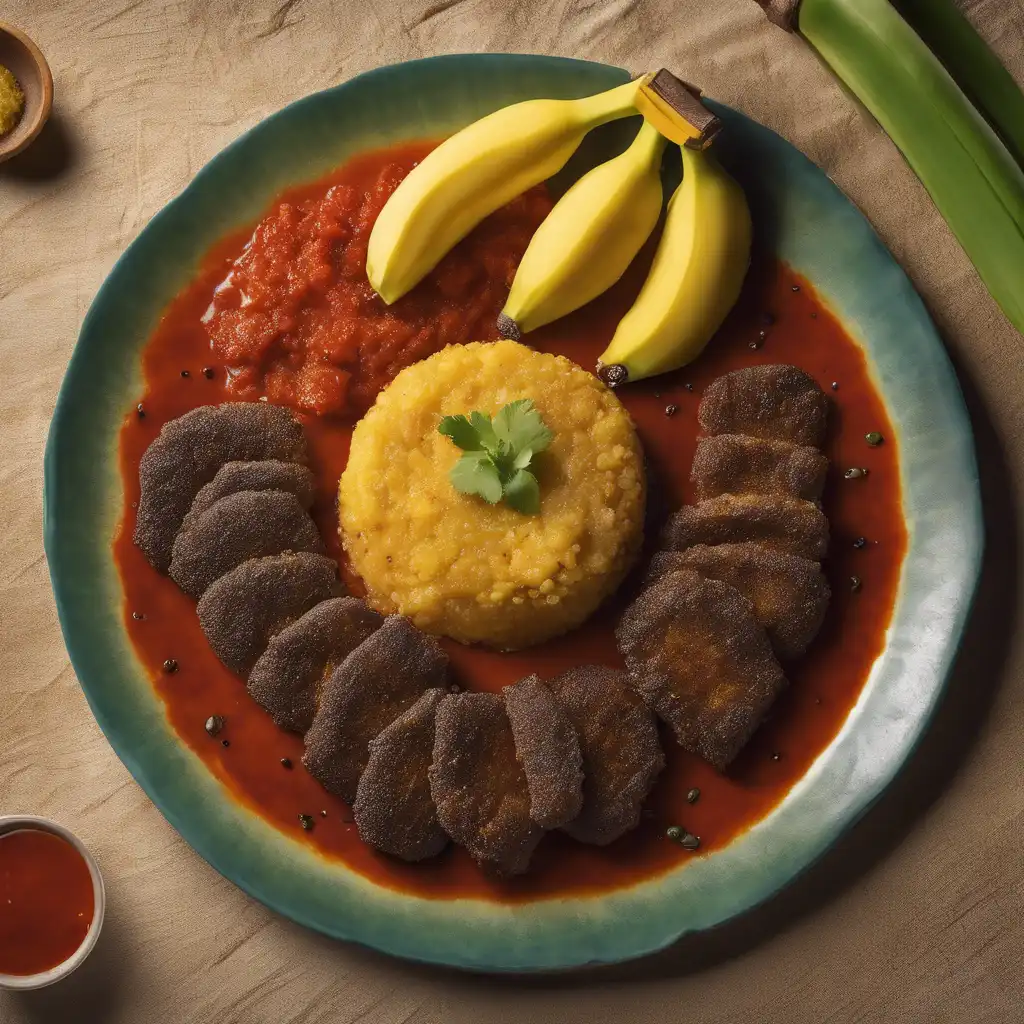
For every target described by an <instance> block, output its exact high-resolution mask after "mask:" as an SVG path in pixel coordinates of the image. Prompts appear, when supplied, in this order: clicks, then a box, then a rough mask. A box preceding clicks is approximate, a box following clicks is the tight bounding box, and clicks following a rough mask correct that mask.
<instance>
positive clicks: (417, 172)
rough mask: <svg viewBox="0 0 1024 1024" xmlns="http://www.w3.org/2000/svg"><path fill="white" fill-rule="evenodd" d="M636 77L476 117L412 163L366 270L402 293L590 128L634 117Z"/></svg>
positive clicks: (559, 163)
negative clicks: (593, 92) (582, 94)
mask: <svg viewBox="0 0 1024 1024" xmlns="http://www.w3.org/2000/svg"><path fill="white" fill-rule="evenodd" d="M637 88H638V83H637V82H627V83H626V84H625V85H620V86H617V87H616V88H614V89H609V90H608V91H607V92H602V93H598V94H597V95H596V96H586V97H584V98H583V99H578V100H527V101H525V102H523V103H515V104H513V105H512V106H510V107H504V108H503V109H501V110H496V111H495V112H494V113H493V114H489V115H488V116H487V117H484V118H482V119H481V120H479V121H475V122H474V123H473V124H471V125H469V126H468V127H466V128H463V129H462V131H460V132H457V133H456V134H455V135H453V136H452V137H451V138H449V139H446V140H445V141H444V142H442V143H441V145H440V146H438V147H437V149H435V150H433V151H432V152H431V153H430V154H429V155H428V156H427V157H426V158H425V159H424V160H423V161H422V162H421V163H420V164H419V165H418V166H416V167H414V168H413V170H412V171H411V172H410V173H409V175H408V177H406V178H405V179H404V180H403V181H402V183H401V184H400V185H399V186H398V188H397V189H395V191H394V193H393V195H392V196H391V198H390V199H388V201H387V203H386V204H385V205H384V209H383V210H381V212H380V216H379V217H378V218H377V222H376V223H375V224H374V227H373V231H372V232H371V233H370V242H369V251H368V253H367V257H366V273H367V276H368V277H369V279H370V284H371V285H373V287H374V289H375V290H376V292H377V294H378V295H380V297H381V298H382V299H383V300H384V301H385V302H387V303H389V304H390V303H392V302H394V301H395V300H396V299H399V298H401V297H402V296H403V295H404V294H405V293H406V292H407V291H409V290H410V289H411V288H413V287H414V286H415V285H416V284H418V283H419V282H420V280H422V278H423V277H425V276H426V275H427V274H428V273H429V272H430V271H431V270H432V269H433V268H434V267H435V266H436V265H437V263H438V262H439V261H440V259H441V258H442V257H443V256H444V255H445V253H447V252H448V250H449V249H451V248H452V247H453V246H454V245H455V243H456V242H458V241H459V240H460V239H462V238H464V237H465V236H466V235H467V234H469V232H470V231H471V230H472V229H473V228H474V227H476V225H477V224H479V223H480V221H482V220H483V219H484V217H486V216H487V215H488V214H490V213H493V212H494V211H495V210H497V209H498V208H499V207H501V206H504V205H505V204H506V203H508V202H509V201H511V200H512V199H514V198H515V197H516V196H517V195H520V194H521V193H523V192H525V191H526V190H527V189H528V188H531V187H532V186H534V185H537V184H539V183H540V182H542V181H545V180H546V179H547V178H550V177H551V176H552V175H553V174H555V173H556V172H557V171H559V170H560V169H561V168H562V167H563V166H564V164H565V163H566V161H567V160H568V159H569V157H570V156H572V154H573V152H574V151H575V150H576V148H577V147H578V146H579V144H580V142H581V141H582V140H583V136H584V135H586V134H587V132H589V131H590V130H591V129H592V128H596V127H597V126H598V125H600V124H604V123H605V122H606V121H612V120H615V119H616V118H619V117H625V116H626V115H628V114H635V113H636V110H635V108H634V106H633V101H634V99H635V97H636V91H637Z"/></svg>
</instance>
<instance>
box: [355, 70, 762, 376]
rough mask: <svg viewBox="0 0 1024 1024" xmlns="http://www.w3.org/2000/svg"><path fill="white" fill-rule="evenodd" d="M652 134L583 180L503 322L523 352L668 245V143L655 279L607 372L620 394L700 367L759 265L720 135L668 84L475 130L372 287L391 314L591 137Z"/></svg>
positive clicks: (666, 78)
mask: <svg viewBox="0 0 1024 1024" xmlns="http://www.w3.org/2000/svg"><path fill="white" fill-rule="evenodd" d="M636 113H642V114H643V116H644V122H643V124H642V126H641V128H640V130H639V131H638V133H637V136H636V138H635V140H634V141H633V143H632V145H631V146H630V147H629V148H628V149H627V150H626V151H625V152H624V153H622V154H621V155H620V156H617V157H615V158H614V159H612V160H609V161H608V162H607V163H604V164H601V165H599V166H598V167H595V168H594V169H593V170H591V171H590V172H589V173H587V174H585V175H584V176H583V177H582V178H580V179H579V181H577V182H576V183H575V184H574V185H573V186H572V187H571V188H570V189H569V190H568V191H567V192H566V193H565V195H564V196H562V198H561V199H560V200H559V201H558V202H557V203H556V204H555V206H554V208H553V209H552V210H551V212H550V213H549V214H548V216H547V217H546V218H545V220H544V222H543V223H542V224H541V226H540V228H538V230H537V232H536V233H535V234H534V236H533V238H532V240H531V242H530V245H529V246H528V248H527V250H526V253H525V254H524V255H523V259H522V261H521V263H520V265H519V268H518V271H517V272H516V276H515V279H514V281H513V282H512V287H511V290H510V292H509V297H508V301H507V303H506V305H505V308H504V309H503V310H502V312H501V315H500V316H499V318H498V329H499V332H500V333H501V334H502V335H503V336H505V337H510V338H515V339H519V338H520V337H521V336H522V335H523V334H525V333H528V332H529V331H532V330H534V329H536V328H538V327H541V326H542V325H544V324H546V323H550V322H551V321H552V320H555V319H557V318H559V317H561V316H565V315H566V314H567V313H570V312H572V311H573V310H575V309H578V308H579V307H580V306H583V305H585V304H586V303H588V302H590V301H591V300H592V299H594V298H596V297H597V296H598V295H600V294H601V293H602V292H604V291H605V290H607V289H608V288H610V287H611V286H612V285H613V284H614V283H615V282H616V281H617V280H618V279H619V278H620V277H621V276H622V274H623V273H624V272H625V270H626V268H627V267H628V266H629V264H630V263H631V262H632V260H633V259H634V257H635V256H636V254H637V252H639V250H640V248H641V247H642V246H643V244H644V242H645V241H646V240H647V238H648V237H649V236H650V235H651V233H652V232H653V231H654V229H655V227H656V225H657V223H658V220H659V217H660V215H661V208H662V186H661V161H662V155H663V152H664V149H665V146H666V144H667V140H671V141H672V142H674V143H677V144H679V145H680V146H681V148H682V153H683V180H682V183H681V184H680V186H679V188H678V189H677V190H676V192H675V194H674V195H673V197H672V199H671V201H670V202H669V205H668V212H667V214H666V217H665V222H664V226H663V229H662V234H661V239H660V240H659V243H658V247H657V251H656V253H655V256H654V262H653V264H652V266H651V270H650V274H649V276H648V278H647V281H646V282H645V284H644V286H643V288H642V289H641V292H640V294H639V296H638V297H637V300H636V302H635V303H634V305H633V307H632V308H631V309H630V310H629V312H628V313H627V314H626V315H625V317H623V319H622V321H621V322H620V323H619V325H618V328H617V330H616V332H615V335H614V337H613V338H612V341H611V343H610V344H609V346H608V348H607V349H606V350H605V352H604V353H602V355H601V358H600V361H599V363H598V374H599V376H601V378H602V379H603V380H604V381H605V382H606V383H608V384H610V385H612V386H615V385H617V384H621V383H624V382H625V381H627V380H639V379H641V378H643V377H649V376H652V375H654V374H657V373H664V372H666V371H668V370H672V369H675V368H676V367H679V366H682V365H684V364H685V363H688V362H690V361H691V360H692V359H694V358H695V357H696V356H697V355H699V353H700V352H701V351H702V350H703V348H704V346H705V345H706V344H707V342H708V340H709V339H710V338H711V336H712V335H713V334H714V333H715V331H716V330H718V328H719V326H720V325H721V323H722V321H723V320H724V319H725V317H726V315H727V314H728V312H729V310H730V309H731V308H732V306H733V304H734V303H735V302H736V299H737V297H738V295H739V291H740V287H741V286H742V283H743V279H744V277H745V275H746V270H747V265H748V263H749V259H750V240H751V225H750V212H749V209H748V207H747V203H746V198H745V196H744V194H743V190H742V189H741V188H740V187H739V185H737V184H736V182H735V181H733V179H732V178H730V177H729V175H728V174H726V172H725V171H724V170H722V168H721V167H720V166H719V164H718V163H717V161H716V160H715V159H714V157H712V156H711V155H710V154H709V153H708V152H706V150H707V148H708V145H709V144H710V142H711V140H712V139H713V138H714V136H715V134H716V133H717V131H718V129H719V127H720V122H719V121H718V119H717V118H716V117H715V116H714V114H712V113H711V111H709V110H708V108H707V107H705V106H704V105H703V104H702V103H701V102H700V100H699V97H698V95H697V94H696V93H695V91H694V90H692V89H691V88H690V87H689V86H686V85H685V84H684V83H682V82H680V80H679V79H677V78H675V76H673V75H671V74H670V73H669V72H667V71H664V70H662V71H660V72H658V73H657V74H656V75H646V76H644V77H643V78H642V79H640V80H639V81H634V82H630V83H627V84H626V85H623V86H619V87H617V88H615V89H610V90H608V91H607V92H604V93H599V94H598V95H596V96H590V97H587V98H585V99H580V100H530V101H527V102H525V103H517V104H515V105H513V106H510V107H506V108H504V109H503V110H499V111H496V112H495V113H493V114H491V115H489V116H488V117H485V118H483V119H482V120H480V121H477V122H475V123H474V124H471V125H470V126H469V127H467V128H465V129H463V130H462V131H461V132H458V133H457V134H456V135H453V136H452V137H451V138H450V139H448V140H447V141H446V142H444V143H442V144H441V145H440V146H439V147H438V148H437V149H435V150H434V151H433V152H432V153H431V154H430V155H429V156H428V157H427V158H426V159H425V160H423V162H422V163H420V164H419V165H418V166H417V167H416V168H414V169H413V171H412V172H410V174H409V175H408V177H407V178H405V180H404V181H403V182H402V183H401V185H399V187H398V188H397V189H396V190H395V192H394V194H393V195H392V196H391V198H390V199H389V200H388V202H387V203H386V204H385V206H384V209H383V210H382V211H381V214H380V216H379V217H378V219H377V222H376V224H375V225H374V228H373V231H372V232H371V235H370V242H369V252H368V255H367V275H368V277H369V279H370V283H371V284H372V285H373V287H374V289H375V290H376V291H377V293H378V294H379V295H380V296H381V297H382V298H383V299H384V301H385V302H387V303H391V302H394V301H395V300H396V299H398V298H400V297H401V296H402V295H404V294H405V293H406V292H407V291H409V290H410V289H411V288H413V287H414V286H415V285H416V284H417V283H418V282H419V281H420V280H421V279H422V278H423V277H424V276H425V275H426V274H427V273H429V271H430V270H431V269H432V268H433V267H434V266H435V265H436V264H437V263H438V262H439V261H440V259H441V258H442V257H443V256H444V254H445V253H446V252H448V250H449V249H451V248H452V246H454V245H455V244H456V242H458V241H459V240H460V239H461V238H463V237H464V236H465V235H466V234H468V233H469V231H471V230H472V229H473V228H474V227H475V226H476V225H477V224H478V223H479V222H480V221H481V220H483V219H484V217H486V216H487V215H488V214H490V213H492V212H493V211H494V210H496V209H498V208H499V207H500V206H503V205H504V204H505V203H507V202H509V201H510V200H511V199H512V198H514V197H515V196H516V195H519V194H520V193H522V192H524V191H525V190H526V189H528V188H530V187H531V186H533V185H536V184H539V183H540V182H541V181H544V180H546V179H547V178H549V177H551V175H553V174H554V173H555V172H556V171H558V170H559V169H561V167H563V166H564V164H565V163H566V161H567V160H568V159H569V157H570V156H571V155H572V153H573V151H574V150H575V149H576V147H577V146H578V145H579V143H580V142H581V141H582V139H583V136H584V135H585V134H586V133H587V132H588V131H590V129H591V128H594V127H596V126H597V125H599V124H603V123H605V122H607V121H610V120H613V119H615V118H619V117H625V116H627V115H629V114H636Z"/></svg>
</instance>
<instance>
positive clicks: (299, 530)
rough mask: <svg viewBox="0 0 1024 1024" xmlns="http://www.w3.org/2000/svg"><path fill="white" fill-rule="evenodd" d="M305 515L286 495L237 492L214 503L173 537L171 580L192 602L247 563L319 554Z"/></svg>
mask: <svg viewBox="0 0 1024 1024" xmlns="http://www.w3.org/2000/svg"><path fill="white" fill-rule="evenodd" d="M323 550H324V542H323V540H322V539H321V538H320V533H319V531H318V530H317V528H316V524H315V523H314V522H313V520H312V519H311V518H310V515H309V513H308V512H307V511H306V510H305V509H304V508H303V507H302V506H301V505H300V504H299V502H298V499H297V498H296V497H295V495H294V494H288V493H286V492H285V491H238V492H237V493H235V494H229V495H227V497H225V498H221V499H220V501H216V502H214V503H213V504H212V505H211V506H210V507H209V508H208V509H207V510H206V511H205V512H202V513H200V514H199V515H198V516H196V517H195V518H194V519H192V520H190V521H189V522H188V523H187V524H183V525H182V527H181V529H180V530H179V531H178V536H177V537H175V538H174V548H173V551H172V554H171V568H170V577H171V579H172V580H174V582H175V583H177V584H178V586H179V587H181V589H182V590H184V591H185V593H186V594H190V595H191V596H192V597H199V596H201V595H202V593H203V591H204V590H206V588H207V587H208V586H209V585H210V584H211V583H213V581H214V580H215V579H217V578H218V577H220V576H223V575H224V573H226V572H230V571H231V570H232V569H234V568H235V566H236V565H241V564H242V563H243V562H247V561H249V559H250V558H264V557H265V556H267V555H279V554H281V553H282V552H285V551H309V552H311V553H312V554H315V555H319V554H323Z"/></svg>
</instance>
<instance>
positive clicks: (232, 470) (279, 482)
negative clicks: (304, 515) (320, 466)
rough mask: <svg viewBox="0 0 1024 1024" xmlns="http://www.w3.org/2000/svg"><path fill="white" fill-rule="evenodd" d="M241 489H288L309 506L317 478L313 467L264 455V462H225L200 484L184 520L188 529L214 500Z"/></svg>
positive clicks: (304, 506) (314, 493)
mask: <svg viewBox="0 0 1024 1024" xmlns="http://www.w3.org/2000/svg"><path fill="white" fill-rule="evenodd" d="M239 491H286V492H287V493H288V494H294V495H295V498H296V500H297V501H298V503H299V504H300V505H301V506H302V507H303V508H305V509H308V508H310V506H312V504H313V498H314V497H315V495H316V480H315V479H314V477H313V474H312V473H311V472H310V470H309V469H308V468H307V467H306V466H303V465H302V464H301V463H298V462H280V461H277V460H275V459H264V460H262V461H260V462H225V463H224V465H223V466H221V467H220V469H218V470H217V475H216V476H215V477H214V478H213V479H212V480H211V481H210V482H209V483H208V484H203V486H202V487H200V488H199V493H198V494H197V495H196V496H195V499H194V500H193V502H192V507H191V508H190V509H189V510H188V514H187V515H186V516H185V518H184V520H183V521H182V524H181V529H186V528H187V527H188V526H189V524H190V523H191V522H192V521H193V520H194V519H195V518H196V517H197V516H200V515H202V513H203V512H205V511H206V510H207V509H208V508H209V507H210V506H211V505H212V504H213V503H214V502H217V501H220V499H221V498H226V497H227V496H228V495H229V494H237V493H238V492H239Z"/></svg>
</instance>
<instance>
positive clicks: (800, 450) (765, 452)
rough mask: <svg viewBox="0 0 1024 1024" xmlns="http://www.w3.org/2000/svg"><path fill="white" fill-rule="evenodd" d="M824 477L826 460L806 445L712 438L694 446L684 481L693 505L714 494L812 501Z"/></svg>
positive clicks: (736, 437) (728, 436)
mask: <svg viewBox="0 0 1024 1024" xmlns="http://www.w3.org/2000/svg"><path fill="white" fill-rule="evenodd" d="M827 472H828V459H826V458H825V456H824V455H822V454H821V452H819V451H818V449H817V448H811V447H810V446H809V445H796V444H790V443H789V442H788V441H766V440H764V439H763V438H759V437H747V436H746V435H745V434H717V435H715V436H714V437H702V438H701V439H700V441H699V442H698V443H697V451H696V453H695V454H694V456H693V468H692V469H691V471H690V479H691V480H692V481H693V482H694V484H696V486H697V499H698V500H699V501H706V500H707V499H708V498H716V497H718V495H719V494H782V495H788V496H789V497H791V498H803V499H804V500H805V501H818V500H819V499H820V498H821V492H822V489H823V488H824V486H825V475H826V473H827Z"/></svg>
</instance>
